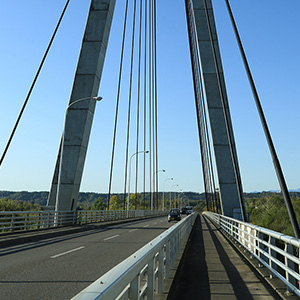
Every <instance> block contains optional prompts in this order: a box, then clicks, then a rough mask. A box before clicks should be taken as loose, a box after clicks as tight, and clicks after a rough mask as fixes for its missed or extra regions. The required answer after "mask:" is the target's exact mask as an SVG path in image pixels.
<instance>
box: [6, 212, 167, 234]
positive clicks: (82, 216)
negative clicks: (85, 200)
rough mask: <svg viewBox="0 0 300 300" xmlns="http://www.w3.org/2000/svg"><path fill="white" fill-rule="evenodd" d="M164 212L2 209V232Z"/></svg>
mask: <svg viewBox="0 0 300 300" xmlns="http://www.w3.org/2000/svg"><path fill="white" fill-rule="evenodd" d="M163 214H167V212H163V211H157V210H152V211H150V210H129V211H127V210H108V211H106V210H78V211H47V210H46V211H1V212H0V233H1V232H2V233H4V232H15V231H21V230H24V231H25V230H34V229H42V228H51V227H58V226H67V225H69V226H72V225H83V224H88V223H96V222H104V221H112V220H122V219H130V218H136V217H144V216H151V215H153V216H154V215H163Z"/></svg>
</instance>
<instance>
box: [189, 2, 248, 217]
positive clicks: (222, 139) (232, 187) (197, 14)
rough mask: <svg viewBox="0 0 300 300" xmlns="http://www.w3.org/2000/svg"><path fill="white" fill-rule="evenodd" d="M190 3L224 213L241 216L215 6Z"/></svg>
mask: <svg viewBox="0 0 300 300" xmlns="http://www.w3.org/2000/svg"><path fill="white" fill-rule="evenodd" d="M204 1H206V2H204ZM190 3H192V9H193V13H194V20H195V27H196V28H195V29H196V33H197V42H198V49H199V54H200V64H201V73H202V74H201V75H202V81H203V86H204V93H205V99H206V103H207V109H208V119H209V122H210V128H211V134H212V144H213V149H214V156H215V162H216V171H217V179H218V184H219V192H220V200H221V206H222V213H223V214H224V215H226V216H229V217H236V218H240V217H241V216H240V215H239V214H240V201H239V196H238V182H237V180H236V176H235V171H234V162H233V159H232V155H231V151H230V144H229V143H230V139H229V136H228V132H227V129H226V124H225V117H224V110H223V106H222V101H221V100H222V99H221V95H222V94H223V99H224V102H225V109H226V110H227V112H226V113H227V119H228V127H229V132H230V133H231V135H232V150H233V155H234V156H235V157H236V159H237V154H236V148H235V142H234V138H233V129H232V124H231V118H230V112H229V106H228V99H227V93H226V88H225V80H224V74H223V68H222V62H221V55H220V49H219V44H218V38H217V31H216V26H215V20H214V13H213V7H212V3H211V0H191V2H190ZM204 3H206V8H207V12H208V16H209V18H208V19H207V14H206V10H205V5H204ZM208 24H210V28H211V33H212V39H213V43H214V50H215V54H216V61H217V66H218V74H219V79H220V82H221V86H222V89H221V90H220V88H219V83H218V82H219V81H218V76H217V68H216V64H215V60H214V52H213V48H212V45H211V38H210V34H209V27H208ZM221 92H222V94H221ZM236 171H237V172H238V176H240V173H239V167H238V165H237V170H236ZM242 202H243V200H242ZM243 205H244V204H243Z"/></svg>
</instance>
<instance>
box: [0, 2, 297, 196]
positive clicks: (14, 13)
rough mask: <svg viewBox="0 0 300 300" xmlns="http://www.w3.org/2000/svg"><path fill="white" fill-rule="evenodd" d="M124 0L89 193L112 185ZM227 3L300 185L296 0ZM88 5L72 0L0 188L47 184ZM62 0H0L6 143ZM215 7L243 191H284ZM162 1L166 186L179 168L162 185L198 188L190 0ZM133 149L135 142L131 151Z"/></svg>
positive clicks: (99, 111)
mask: <svg viewBox="0 0 300 300" xmlns="http://www.w3.org/2000/svg"><path fill="white" fill-rule="evenodd" d="M124 2H125V0H122V1H121V0H117V5H116V11H115V18H114V21H113V25H112V30H111V37H110V41H109V47H108V52H107V57H106V62H105V66H104V70H103V75H102V81H101V85H100V89H99V95H101V96H102V97H103V101H101V102H100V103H98V104H97V108H96V114H95V119H94V124H93V129H92V134H91V138H90V145H89V150H88V155H87V159H86V166H85V170H84V175H83V180H82V186H81V191H86V192H103V193H106V192H107V191H108V178H109V165H110V155H111V145H112V132H113V122H114V110H115V103H116V91H117V78H118V63H119V57H120V54H119V53H120V41H121V34H122V33H121V28H122V22H121V20H122V16H123V9H124ZM230 2H231V5H232V9H233V12H234V15H235V17H236V22H237V25H238V28H239V30H240V34H241V37H242V41H243V44H244V47H245V51H246V54H247V56H248V59H249V64H250V67H251V70H252V72H253V76H254V79H255V82H256V85H257V89H258V92H259V95H260V98H261V101H262V105H263V108H264V110H265V115H266V118H267V121H268V124H269V126H270V131H271V134H272V137H273V139H274V143H275V146H276V149H277V151H278V155H279V158H280V160H281V163H282V168H283V171H284V174H285V175H286V180H287V184H288V187H289V188H290V189H297V188H300V180H299V179H300V176H299V170H300V157H299V149H300V135H299V114H300V101H299V98H300V84H299V82H300V81H299V77H300V76H299V67H300V56H299V53H300V39H299V36H300V35H299V30H300V26H299V16H298V14H299V11H300V2H299V0H289V1H288V4H287V3H284V4H283V2H282V1H279V0H275V1H261V0H252V1H240V0H231V1H230ZM89 3H90V0H72V1H71V3H70V5H69V8H68V10H67V13H66V16H65V18H64V20H63V22H62V24H61V28H60V30H59V32H58V35H57V37H56V38H55V41H54V43H53V47H52V49H51V51H50V53H49V56H48V58H47V60H46V63H45V65H44V67H43V70H42V72H41V75H40V77H39V79H38V82H37V84H36V87H35V89H34V91H33V93H32V96H31V99H30V101H29V104H28V106H27V108H26V110H25V113H24V116H23V118H22V120H21V122H20V126H19V128H18V130H17V133H16V135H15V138H14V140H13V142H12V144H11V147H10V150H9V152H8V154H7V156H6V159H5V160H4V162H3V165H2V167H1V169H0V190H12V191H20V190H28V191H41V190H43V191H47V190H49V188H50V184H51V180H52V175H53V169H54V164H55V160H56V155H57V151H58V145H59V140H60V136H61V132H62V128H63V122H64V112H65V109H66V107H67V104H68V101H69V96H70V91H71V87H72V84H73V78H74V73H75V69H76V64H77V59H78V55H79V51H80V45H81V41H82V36H83V32H84V27H85V22H86V17H87V13H88V9H89ZM64 4H65V0H43V1H40V0H26V1H23V0H15V1H1V10H0V66H1V72H0V107H1V109H0V152H1V153H2V151H3V149H4V147H5V144H6V142H7V140H8V137H9V134H10V132H11V130H12V127H13V124H14V122H15V120H16V118H17V115H18V113H19V111H20V109H21V106H22V104H23V101H24V99H25V97H26V94H27V92H28V89H29V87H30V84H31V82H32V80H33V77H34V74H35V72H36V70H37V68H38V65H39V63H40V61H41V58H42V56H43V53H44V51H45V49H46V46H47V44H48V42H49V39H50V37H51V35H52V32H53V30H54V27H55V25H56V22H57V20H58V18H59V15H60V13H61V11H62V8H63V6H64ZM213 5H214V11H215V17H216V23H217V30H218V36H219V42H220V48H221V55H222V59H223V67H224V72H225V80H226V84H227V92H228V98H229V103H230V109H231V117H232V122H233V126H234V132H235V139H236V146H237V151H238V156H239V164H240V169H241V174H242V181H243V186H244V190H245V191H247V192H249V191H262V190H277V189H279V186H278V183H277V180H276V176H275V172H274V170H273V165H272V160H271V158H270V154H269V151H268V148H267V144H266V141H265V139H264V135H263V131H262V128H261V125H260V122H259V119H258V114H257V111H256V108H255V104H254V100H253V98H252V94H251V91H250V88H249V85H248V82H247V78H246V75H245V72H244V69H243V66H242V62H241V58H240V55H239V52H238V48H237V45H236V42H235V39H234V34H233V30H232V28H231V24H230V21H229V18H228V15H227V12H226V8H225V4H224V1H223V0H213ZM157 9H158V21H157V22H158V25H157V26H158V40H157V49H158V53H157V59H158V66H157V68H158V101H159V113H158V118H159V120H158V121H159V155H160V156H159V167H160V168H164V169H166V173H160V189H162V182H163V180H164V179H166V178H169V177H174V181H173V182H172V183H171V182H170V181H169V182H168V183H166V190H168V189H170V187H171V186H173V185H175V184H178V185H179V186H178V187H173V188H175V189H182V190H183V191H195V192H202V191H203V190H204V188H203V180H202V171H201V162H200V152H199V142H198V133H197V127H196V115H195V106H194V95H193V86H192V77H191V67H190V58H189V46H188V39H187V30H186V20H185V8H184V0H163V1H158V7H157ZM126 60H127V65H128V58H126ZM127 99H128V96H127V94H126V92H125V91H124V94H122V97H121V107H120V115H121V117H120V121H119V127H118V139H117V153H116V161H115V172H114V180H113V191H114V192H122V191H123V184H124V183H123V182H124V179H123V178H124V157H125V153H124V146H123V143H124V136H125V130H124V128H125V119H126V103H127ZM134 101H135V100H134ZM133 120H134V119H133ZM133 122H134V121H133ZM133 128H134V127H133ZM133 130H134V129H133ZM134 151H135V150H134V145H133V144H132V145H131V146H130V153H133V152H134ZM140 181H141V179H140Z"/></svg>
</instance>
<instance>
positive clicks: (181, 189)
mask: <svg viewBox="0 0 300 300" xmlns="http://www.w3.org/2000/svg"><path fill="white" fill-rule="evenodd" d="M180 191H182V189H179V190H177V191H175V196H174V200H175V198H176V192H180ZM178 205H179V206H182V205H180V203H179V196H178ZM178 208H179V207H178Z"/></svg>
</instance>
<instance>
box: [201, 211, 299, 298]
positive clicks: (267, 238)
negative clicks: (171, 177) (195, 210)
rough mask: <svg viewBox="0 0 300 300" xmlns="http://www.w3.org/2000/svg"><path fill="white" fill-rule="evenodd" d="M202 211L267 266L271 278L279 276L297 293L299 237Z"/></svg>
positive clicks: (289, 288) (291, 290)
mask: <svg viewBox="0 0 300 300" xmlns="http://www.w3.org/2000/svg"><path fill="white" fill-rule="evenodd" d="M203 214H204V215H205V216H207V217H208V218H209V219H210V220H211V221H212V222H213V223H214V224H216V225H217V226H218V227H220V228H221V229H222V230H223V231H225V233H226V234H227V235H229V236H230V237H231V238H233V239H234V240H235V241H237V242H238V243H239V244H240V245H242V246H243V247H244V248H245V249H246V250H248V251H249V252H250V254H251V255H252V256H254V257H255V258H257V259H258V260H259V261H260V263H261V264H262V265H264V266H265V267H266V268H268V269H269V270H270V272H271V273H270V276H271V278H272V276H275V277H277V278H279V279H280V280H281V281H282V282H283V283H284V284H285V285H286V286H287V287H288V290H289V292H293V293H294V294H296V295H297V296H298V297H300V290H299V285H300V275H299V269H300V260H299V249H300V240H299V239H296V238H294V237H291V236H287V235H284V234H282V233H278V232H276V231H272V230H269V229H266V228H263V227H259V226H256V225H253V224H249V223H245V222H242V221H239V220H236V219H233V218H229V217H226V216H222V215H218V214H216V213H211V212H204V213H203Z"/></svg>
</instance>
